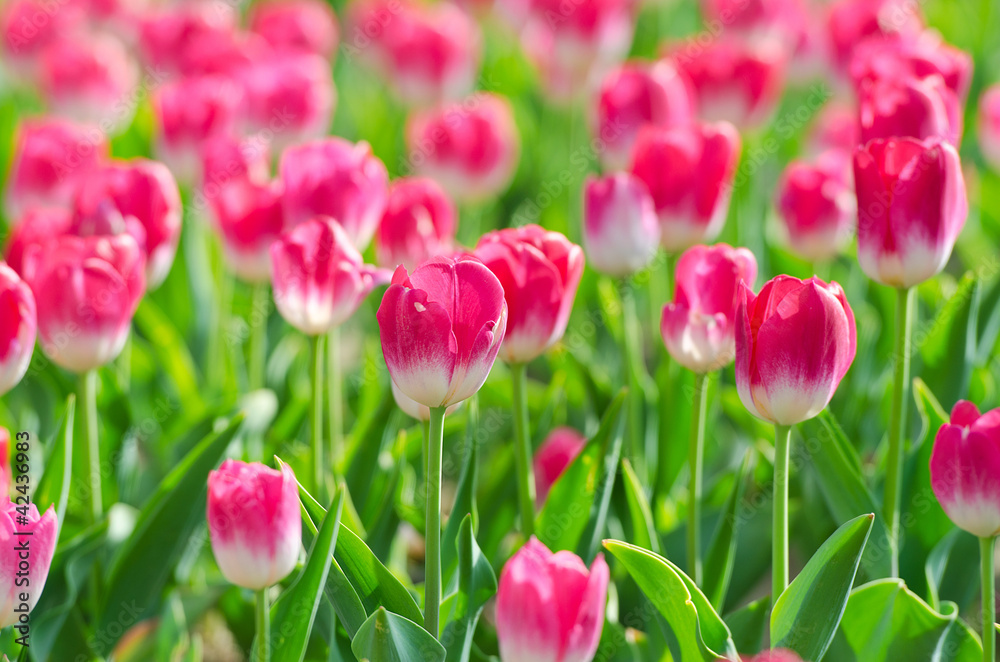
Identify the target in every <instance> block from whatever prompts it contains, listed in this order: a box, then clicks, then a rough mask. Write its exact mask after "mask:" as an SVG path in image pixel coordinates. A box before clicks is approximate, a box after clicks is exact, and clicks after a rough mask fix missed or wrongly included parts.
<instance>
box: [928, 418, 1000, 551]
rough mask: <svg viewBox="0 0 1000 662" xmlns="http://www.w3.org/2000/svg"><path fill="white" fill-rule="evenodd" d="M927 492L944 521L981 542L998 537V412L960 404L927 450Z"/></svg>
mask: <svg viewBox="0 0 1000 662" xmlns="http://www.w3.org/2000/svg"><path fill="white" fill-rule="evenodd" d="M931 488H932V489H933V490H934V496H936V497H937V500H938V501H939V502H940V503H941V507H942V508H944V511H945V512H946V513H948V517H949V518H951V521H952V522H954V523H955V525H956V526H958V527H959V528H961V529H964V530H966V531H968V532H969V533H971V534H973V535H975V536H978V537H980V538H992V537H993V536H996V535H998V534H1000V409H993V410H991V411H988V412H986V413H985V414H982V415H980V413H979V408H978V407H976V405H974V404H972V403H971V402H968V401H966V400H960V401H959V402H958V403H957V404H956V405H955V407H954V408H953V409H952V410H951V422H950V423H946V424H944V425H942V426H941V429H940V430H938V433H937V437H936V438H935V439H934V449H933V451H932V452H931Z"/></svg>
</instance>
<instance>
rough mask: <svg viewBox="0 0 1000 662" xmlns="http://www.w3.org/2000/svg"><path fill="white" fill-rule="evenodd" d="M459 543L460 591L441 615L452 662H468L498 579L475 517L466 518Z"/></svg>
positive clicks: (445, 642) (442, 635) (447, 599)
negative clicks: (479, 537)
mask: <svg viewBox="0 0 1000 662" xmlns="http://www.w3.org/2000/svg"><path fill="white" fill-rule="evenodd" d="M455 542H456V543H457V546H458V590H457V591H456V592H455V593H453V594H452V595H450V596H448V597H447V598H445V600H444V602H443V603H442V605H441V613H442V614H443V615H444V616H445V619H446V620H445V622H446V625H445V627H444V632H442V634H441V643H442V644H444V647H445V649H446V650H447V651H448V653H447V659H448V660H449V662H468V661H469V655H470V654H471V651H472V635H474V634H475V632H476V623H478V622H479V615H480V614H481V613H482V611H483V607H485V606H486V603H487V602H488V601H489V600H490V598H492V597H493V596H494V595H496V592H497V578H496V575H495V574H494V573H493V567H492V566H491V565H490V562H489V560H488V559H487V558H486V557H485V556H483V553H482V551H481V550H480V549H479V545H478V544H477V543H476V538H475V535H474V534H473V532H472V516H471V515H466V516H465V517H463V518H462V526H461V528H460V529H459V533H458V539H457V540H456V541H455Z"/></svg>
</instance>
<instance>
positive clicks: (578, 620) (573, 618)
mask: <svg viewBox="0 0 1000 662" xmlns="http://www.w3.org/2000/svg"><path fill="white" fill-rule="evenodd" d="M609 575H610V573H609V571H608V564H607V562H605V560H604V555H603V554H598V555H597V558H596V559H594V563H593V564H592V565H591V567H590V569H589V570H588V569H587V566H586V565H584V563H583V561H582V560H581V559H580V557H578V556H577V555H576V554H574V553H573V552H565V551H563V552H556V553H555V554H553V553H552V552H550V551H549V549H548V548H547V547H546V546H545V545H543V544H542V543H540V542H539V541H538V540H537V539H536V538H534V537H532V538H531V540H529V541H528V542H527V543H526V544H525V545H524V547H522V548H521V549H520V551H518V552H517V554H515V555H514V556H513V557H511V559H510V560H509V561H507V565H505V566H504V569H503V572H502V573H501V574H500V586H499V590H498V591H497V608H496V609H497V614H496V620H497V640H498V641H499V644H500V657H501V658H503V661H504V662H535V660H551V662H589V660H592V659H593V657H594V654H595V653H596V652H597V644H598V642H599V641H600V638H601V630H602V629H603V628H604V608H605V603H606V602H607V599H608V580H609Z"/></svg>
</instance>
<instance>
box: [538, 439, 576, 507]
mask: <svg viewBox="0 0 1000 662" xmlns="http://www.w3.org/2000/svg"><path fill="white" fill-rule="evenodd" d="M586 445H587V438H586V437H584V436H583V435H582V434H580V433H579V432H577V431H576V430H574V429H573V428H567V427H562V428H556V429H555V430H553V431H552V432H550V433H549V436H548V437H546V438H545V441H543V442H542V445H541V446H539V448H538V450H537V451H535V461H534V468H535V495H536V499H537V503H538V504H542V503H545V499H546V497H548V495H549V490H551V489H552V486H553V485H555V482H556V480H558V479H559V476H561V475H562V473H563V471H565V470H566V468H567V467H569V465H570V464H572V463H573V460H575V459H576V456H577V455H579V454H580V451H582V450H583V447H584V446H586Z"/></svg>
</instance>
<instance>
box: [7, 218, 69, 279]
mask: <svg viewBox="0 0 1000 662" xmlns="http://www.w3.org/2000/svg"><path fill="white" fill-rule="evenodd" d="M72 226H73V217H72V214H71V213H70V211H69V210H66V209H45V208H37V209H29V210H28V212H27V213H26V214H24V215H23V216H22V217H21V218H20V219H18V220H17V223H15V224H14V227H13V228H12V229H11V231H10V235H9V236H8V237H7V246H6V247H5V248H4V259H5V260H6V261H7V265H8V266H9V267H10V268H11V269H13V270H14V271H16V272H17V273H18V274H23V273H24V254H25V251H27V250H28V247H29V246H32V245H35V244H44V243H46V242H48V241H51V240H52V239H55V238H56V237H59V236H62V235H64V234H72V232H71V228H72Z"/></svg>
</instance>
